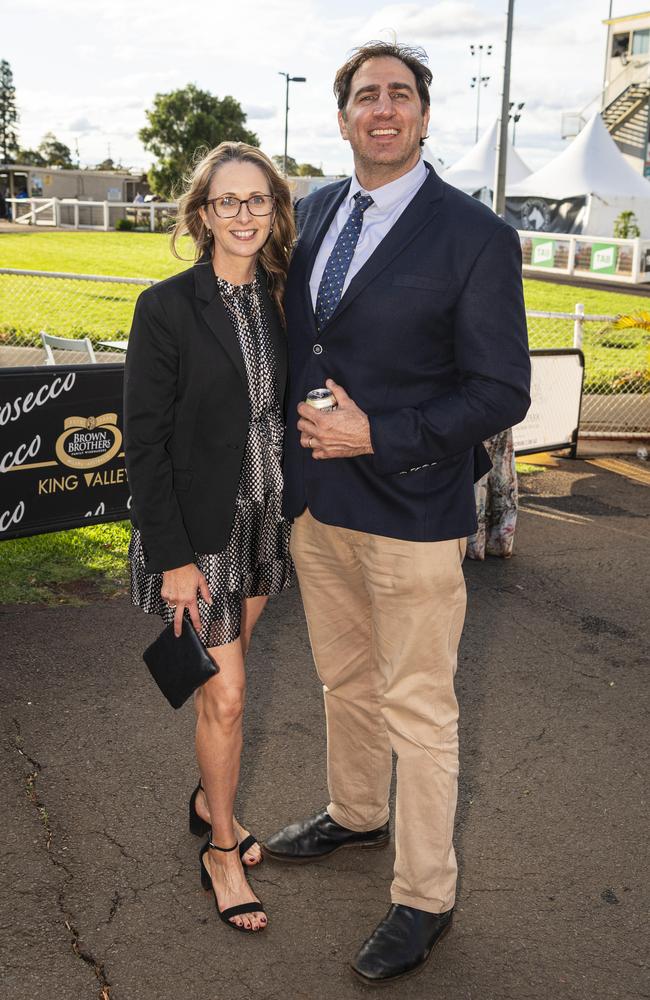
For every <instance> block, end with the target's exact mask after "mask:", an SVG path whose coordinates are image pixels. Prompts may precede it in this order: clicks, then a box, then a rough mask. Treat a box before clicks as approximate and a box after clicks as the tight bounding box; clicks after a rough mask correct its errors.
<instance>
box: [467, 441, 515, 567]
mask: <svg viewBox="0 0 650 1000" xmlns="http://www.w3.org/2000/svg"><path fill="white" fill-rule="evenodd" d="M483 444H484V445H485V447H486V449H487V453H488V455H489V456H490V460H491V462H492V468H491V469H490V471H489V472H487V473H486V474H485V475H484V476H483V478H482V479H479V481H478V483H476V484H475V486H474V494H475V497H476V517H477V520H478V528H477V530H476V533H475V534H474V535H470V537H469V538H468V539H467V557H468V559H477V560H480V561H482V560H483V559H485V556H486V555H488V556H499V557H500V558H501V559H510V557H511V556H512V549H513V546H514V541H515V526H516V524H517V506H518V501H519V494H518V489H517V469H516V467H515V450H514V445H513V440H512V429H508V430H505V431H502V432H501V433H500V434H497V435H496V436H495V437H493V438H489V439H488V440H487V441H484V442H483Z"/></svg>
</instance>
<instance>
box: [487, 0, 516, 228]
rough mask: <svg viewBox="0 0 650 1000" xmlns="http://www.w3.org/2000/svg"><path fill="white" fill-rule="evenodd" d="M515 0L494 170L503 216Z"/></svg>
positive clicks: (510, 8)
mask: <svg viewBox="0 0 650 1000" xmlns="http://www.w3.org/2000/svg"><path fill="white" fill-rule="evenodd" d="M514 14H515V0H508V10H507V13H506V45H505V55H504V60H503V86H502V89H501V114H500V115H499V128H498V130H497V155H496V164H495V171H494V193H493V197H492V208H493V209H494V211H495V212H496V213H497V215H501V216H503V215H504V213H505V210H506V166H507V162H508V108H509V107H510V65H511V63H512V24H513V20H514Z"/></svg>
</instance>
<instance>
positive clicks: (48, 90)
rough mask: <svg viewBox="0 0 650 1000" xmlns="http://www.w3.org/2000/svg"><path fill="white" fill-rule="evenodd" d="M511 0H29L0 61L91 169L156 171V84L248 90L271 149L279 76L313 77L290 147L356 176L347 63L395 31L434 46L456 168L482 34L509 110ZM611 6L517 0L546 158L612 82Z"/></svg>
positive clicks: (435, 140)
mask: <svg viewBox="0 0 650 1000" xmlns="http://www.w3.org/2000/svg"><path fill="white" fill-rule="evenodd" d="M612 6H613V16H622V15H624V14H628V13H634V12H635V11H638V10H644V9H647V7H648V5H647V4H646V5H644V4H643V3H642V2H640V0H638V2H636V3H631V2H629V0H613V3H612ZM505 8H506V2H505V0H438V2H435V0H434V2H431V3H427V4H415V3H388V4H385V5H383V6H382V5H381V4H380V3H379V2H376V0H375V2H371V0H217V2H215V0H194V2H193V3H192V2H191V0H190V2H188V3H187V4H186V5H182V4H181V3H180V2H179V0H174V2H171V0H136V2H135V3H133V0H107V3H105V4H89V3H88V0H21V4H20V16H19V17H18V19H17V20H14V24H13V28H12V30H8V31H6V32H4V38H3V41H2V43H0V58H4V59H7V60H8V61H9V62H10V64H11V67H12V70H13V74H14V83H15V86H16V91H17V100H18V105H19V110H20V136H19V138H20V142H21V145H23V146H26V147H32V146H36V145H38V143H39V142H40V140H41V138H42V136H43V134H44V133H45V132H46V131H50V130H51V131H53V132H54V133H55V134H56V135H57V137H58V138H60V139H62V140H63V141H64V142H66V143H67V144H68V145H69V146H70V147H71V148H72V149H73V151H74V148H75V143H76V142H78V146H79V153H80V157H81V163H82V164H83V165H92V164H95V163H97V162H98V161H100V160H102V159H103V158H104V157H106V156H107V155H108V151H109V149H110V155H111V156H112V157H113V159H115V160H119V161H121V162H122V163H124V164H125V165H127V166H130V167H135V168H146V167H147V166H148V165H149V163H150V162H151V157H150V155H149V154H148V153H147V151H146V150H145V149H143V147H142V145H141V144H140V142H139V140H138V138H137V133H138V130H139V129H140V128H141V127H142V126H143V125H144V124H145V111H146V109H147V108H148V107H150V106H151V104H152V101H153V98H154V95H155V94H156V93H158V92H163V93H164V92H166V91H170V90H173V89H175V88H178V87H183V86H185V85H186V84H187V83H190V82H192V83H195V84H196V85H197V86H199V87H201V88H203V89H205V90H209V91H211V92H212V93H213V94H216V95H217V96H219V97H223V96H224V95H226V94H231V95H232V96H234V97H235V98H237V99H238V100H239V101H240V103H241V104H242V106H243V107H244V109H245V110H246V112H247V114H248V119H249V126H250V127H251V128H252V129H253V130H254V131H255V132H256V133H257V134H258V135H259V137H260V140H261V144H262V148H263V149H264V150H265V151H266V152H267V153H269V154H270V155H273V154H274V153H281V152H282V150H283V144H284V86H285V84H284V79H283V78H282V77H280V76H279V75H278V72H279V71H287V72H289V73H291V74H292V75H294V76H306V77H307V82H306V83H296V84H292V87H291V111H290V116H289V154H290V155H291V156H294V157H295V158H296V159H297V160H298V161H309V162H312V163H316V164H319V165H321V166H322V167H323V169H324V170H325V172H326V173H344V172H348V171H349V168H350V164H351V158H350V155H349V151H348V147H347V145H346V144H344V143H343V142H342V140H341V139H340V137H339V134H338V129H337V125H336V108H335V103H334V99H333V96H332V90H331V84H332V79H333V76H334V73H335V71H336V69H337V67H338V66H339V65H340V63H341V62H343V61H344V59H345V56H346V54H347V53H348V51H349V50H350V49H351V48H352V47H354V46H355V45H358V44H360V43H362V42H364V41H368V40H369V39H371V38H383V39H390V38H393V37H395V36H396V37H397V39H398V40H399V41H403V42H410V43H416V44H419V45H423V46H424V47H425V49H426V50H427V52H428V54H429V60H430V66H431V69H432V70H433V74H434V80H433V86H432V91H431V105H432V115H431V126H430V134H431V138H430V140H429V144H430V146H431V148H432V149H433V151H434V152H436V154H437V155H438V156H440V157H441V158H442V159H443V161H444V162H445V164H452V163H453V162H454V161H455V160H457V159H458V158H459V156H461V155H462V154H463V153H464V152H465V151H466V150H467V149H468V148H470V147H471V146H472V145H473V142H474V128H475V119H476V91H475V90H472V89H471V88H470V80H471V77H472V76H473V75H474V74H475V73H476V72H477V68H478V67H477V60H476V59H475V58H472V56H471V54H470V49H469V46H470V43H472V42H473V43H475V44H478V43H483V44H489V43H491V44H492V45H493V53H492V55H491V56H490V57H489V58H487V59H485V60H484V63H483V67H482V73H483V74H484V75H489V76H490V81H489V83H488V85H487V87H486V88H485V89H484V90H483V91H482V93H481V128H482V129H483V128H485V127H487V126H488V125H489V124H490V123H491V122H492V121H493V120H494V118H495V117H496V115H497V108H498V103H499V91H500V86H501V76H502V72H501V70H502V63H503V48H504V45H503V41H504V37H505V13H504V12H505ZM609 8H610V2H609V0H571V2H570V3H567V0H544V2H542V0H516V3H515V32H514V48H513V66H512V85H511V98H512V99H513V100H516V101H524V102H525V109H524V112H523V116H522V119H521V121H520V122H519V125H518V128H517V149H518V151H519V153H520V155H521V156H522V157H523V159H524V160H525V161H526V162H527V163H528V164H529V166H530V167H532V168H533V169H535V168H537V167H539V166H541V165H542V164H544V163H545V162H546V161H547V160H549V159H551V157H552V156H554V155H555V154H556V153H557V152H558V151H559V150H561V149H562V147H563V143H562V140H561V138H560V126H561V116H562V112H563V111H573V110H579V109H581V108H583V107H585V105H587V104H588V103H589V102H591V101H592V100H594V99H595V98H596V97H597V95H598V93H599V90H600V87H601V86H602V77H603V60H604V50H605V28H604V26H603V24H602V20H603V19H604V18H606V17H607V16H608V12H609ZM189 12H192V16H191V17H190V14H189ZM5 27H7V19H6V18H5Z"/></svg>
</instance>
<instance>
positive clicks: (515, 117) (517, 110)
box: [508, 101, 526, 146]
mask: <svg viewBox="0 0 650 1000" xmlns="http://www.w3.org/2000/svg"><path fill="white" fill-rule="evenodd" d="M525 106H526V102H525V101H520V102H519V104H515V102H514V101H510V111H509V112H508V121H509V122H510V121H511V122H512V145H513V146H514V144H515V136H516V134H517V122H518V121H519V119H520V118H521V112H522V111H523V109H524V108H525ZM513 109H514V110H513Z"/></svg>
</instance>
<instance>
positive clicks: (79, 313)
mask: <svg viewBox="0 0 650 1000" xmlns="http://www.w3.org/2000/svg"><path fill="white" fill-rule="evenodd" d="M152 284H155V279H153V278H119V277H106V276H103V275H89V274H60V273H57V272H47V271H26V270H18V269H15V268H0V367H14V366H17V365H40V364H44V363H45V352H44V350H43V347H42V343H41V338H40V334H41V331H44V332H46V333H50V334H55V335H57V336H62V337H70V338H73V339H77V340H80V339H82V338H83V337H89V339H90V340H91V341H92V344H93V346H94V348H95V352H96V356H97V360H98V362H102V361H116V360H118V359H123V358H124V354H123V353H121V352H119V351H118V350H117V349H116V348H112V347H111V342H113V341H120V340H124V339H125V338H127V337H128V334H129V329H130V326H131V319H132V316H133V309H134V306H135V301H136V299H137V297H138V295H139V294H140V292H141V291H142V289H143V288H146V287H148V286H149V285H152ZM527 317H528V332H529V339H530V346H531V348H568V347H578V348H580V349H581V350H582V351H583V353H584V356H585V395H584V399H583V407H582V420H581V433H582V434H585V435H610V434H614V435H622V436H629V437H634V436H636V435H639V436H648V435H650V334H649V333H648V332H647V331H643V330H612V329H611V326H610V324H611V322H612V321H613V320H614V318H615V317H613V316H608V315H600V314H585V311H584V307H583V306H582V305H581V304H580V303H578V304H577V305H576V307H575V309H574V311H573V312H565V313H563V312H541V311H536V310H530V311H529V312H528V313H527ZM85 357H86V359H87V355H85ZM65 360H66V361H67V362H73V361H75V360H79V361H82V360H84V356H83V355H80V357H79V359H75V358H73V356H72V355H70V356H66V358H65Z"/></svg>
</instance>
